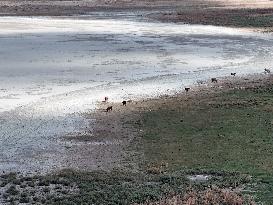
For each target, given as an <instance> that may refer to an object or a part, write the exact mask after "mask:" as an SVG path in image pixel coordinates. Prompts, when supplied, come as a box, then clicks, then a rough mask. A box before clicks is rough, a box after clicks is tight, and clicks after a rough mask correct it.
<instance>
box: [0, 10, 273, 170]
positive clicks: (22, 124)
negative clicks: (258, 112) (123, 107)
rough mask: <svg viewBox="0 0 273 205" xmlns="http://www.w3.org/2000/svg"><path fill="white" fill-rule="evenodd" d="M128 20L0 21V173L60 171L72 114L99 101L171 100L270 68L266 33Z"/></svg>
mask: <svg viewBox="0 0 273 205" xmlns="http://www.w3.org/2000/svg"><path fill="white" fill-rule="evenodd" d="M128 15H130V18H129V20H126V18H116V17H114V16H113V17H111V16H108V17H107V18H101V15H100V18H96V15H92V16H89V17H88V16H85V17H79V16H75V17H64V18H61V17H58V18H57V17H56V18H53V17H1V18H0V72H1V75H0V145H1V146H0V159H1V160H0V170H21V171H34V170H38V171H49V170H52V169H58V168H62V167H66V163H67V159H66V155H65V150H66V148H65V145H66V144H65V142H63V141H61V140H60V137H61V136H63V135H65V134H67V133H71V132H79V133H80V132H84V131H85V128H86V127H87V126H89V123H90V120H87V119H85V118H84V117H83V116H82V115H81V113H84V112H86V111H90V110H94V109H95V108H96V103H97V102H99V101H101V100H102V99H103V97H104V96H109V98H110V100H112V101H114V102H118V101H122V100H123V99H133V100H135V99H140V98H147V97H155V96H159V95H161V94H165V93H168V94H172V93H175V92H177V91H179V90H181V89H183V88H184V86H186V85H190V84H194V83H196V81H197V80H206V79H209V78H210V77H220V76H226V75H230V72H237V73H238V75H243V74H251V73H256V72H258V73H261V72H262V71H263V69H264V68H268V67H270V65H272V61H273V60H272V59H273V58H272V54H273V37H272V36H271V35H270V34H259V33H253V32H246V31H242V30H238V29H232V28H224V27H213V26H201V25H182V24H181V25H179V24H170V23H159V22H146V21H143V20H141V19H139V18H135V19H134V18H133V17H132V16H133V14H132V13H130V14H128ZM91 123H92V122H91Z"/></svg>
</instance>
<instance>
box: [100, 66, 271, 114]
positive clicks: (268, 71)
mask: <svg viewBox="0 0 273 205" xmlns="http://www.w3.org/2000/svg"><path fill="white" fill-rule="evenodd" d="M270 72H271V71H270V69H267V68H265V69H264V73H265V74H270ZM230 75H232V76H236V73H230ZM211 82H212V83H218V79H217V78H211ZM185 91H186V92H189V91H190V88H189V87H185ZM108 100H109V99H108V97H104V101H103V102H108ZM127 102H131V100H128V101H126V100H123V101H122V105H123V106H126V104H127ZM112 110H113V106H109V107H107V108H106V112H110V111H112Z"/></svg>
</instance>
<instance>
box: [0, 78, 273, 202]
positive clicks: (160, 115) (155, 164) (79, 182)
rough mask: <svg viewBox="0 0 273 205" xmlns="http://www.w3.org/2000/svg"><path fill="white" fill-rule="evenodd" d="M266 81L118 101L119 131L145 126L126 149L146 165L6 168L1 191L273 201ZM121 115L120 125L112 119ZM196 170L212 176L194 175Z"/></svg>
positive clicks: (87, 198) (272, 100)
mask: <svg viewBox="0 0 273 205" xmlns="http://www.w3.org/2000/svg"><path fill="white" fill-rule="evenodd" d="M264 81H265V82H263V80H261V79H256V80H246V81H244V80H243V79H240V80H239V81H236V80H235V81H234V82H233V81H232V82H228V83H226V84H217V85H215V86H214V87H211V86H208V87H204V88H203V89H202V88H201V89H198V91H197V90H195V89H194V88H193V89H191V90H190V91H189V93H187V94H181V95H177V96H172V97H168V96H166V97H162V98H160V99H154V100H147V101H144V102H136V103H131V104H128V105H127V106H126V107H125V106H122V105H120V107H118V105H116V106H115V107H114V108H115V109H114V110H113V112H112V113H108V114H107V119H106V121H105V122H107V123H106V124H107V125H108V127H115V129H113V131H112V135H113V136H115V135H124V136H120V137H128V134H129V133H130V132H129V130H126V131H125V130H123V128H124V127H126V129H127V128H128V129H131V127H132V126H133V127H134V129H133V131H134V132H136V130H139V132H138V136H137V137H135V139H134V140H133V141H132V144H131V147H129V148H128V150H127V152H133V153H139V155H138V157H136V156H135V158H136V159H134V160H137V163H138V164H139V167H140V168H139V169H130V168H128V167H127V168H122V167H121V168H120V169H116V170H115V169H114V170H112V171H108V172H107V171H103V170H102V171H92V172H87V171H73V170H63V171H62V172H60V173H57V174H49V175H46V176H34V177H23V176H20V175H16V174H7V175H3V176H1V178H0V182H1V189H0V190H1V192H0V193H1V197H2V198H3V199H4V201H5V202H9V203H10V204H18V203H35V204H142V203H145V202H146V201H147V200H148V201H149V202H148V203H147V204H149V205H150V203H151V202H153V201H156V202H157V201H160V200H163V201H168V197H170V200H173V199H175V200H180V201H181V204H187V203H188V202H189V200H193V199H195V200H196V202H195V203H188V204H198V203H199V204H204V200H206V201H209V202H211V203H210V204H217V203H218V204H219V203H220V204H227V205H228V204H230V205H231V204H253V203H252V202H250V201H251V200H250V199H249V196H252V197H254V198H255V201H257V202H263V204H271V203H272V201H273V194H272V193H273V192H272V191H273V174H272V173H273V172H272V171H273V165H272V160H273V150H272V148H273V141H272V133H273V132H272V131H273V117H272V113H273V86H272V78H270V77H269V78H266V79H264ZM233 88H234V89H233ZM102 115H105V113H102ZM117 118H119V119H120V121H119V123H117V121H116V120H113V119H117ZM111 123H113V124H111ZM100 125H103V119H101V122H100ZM118 126H120V127H118ZM99 133H101V132H99ZM86 140H88V139H85V141H86ZM128 156H131V155H128ZM125 160H126V159H125ZM128 160H132V159H128ZM197 175H200V176H201V178H202V177H205V179H201V180H196V179H194V178H195V177H196V176H197ZM164 197H167V199H162V198H164ZM173 197H174V198H173ZM248 199H249V200H248ZM227 200H230V201H229V202H227ZM235 201H236V203H235ZM237 202H238V203H237ZM162 204H164V205H165V204H171V203H166V202H164V203H162ZM177 204H179V203H177Z"/></svg>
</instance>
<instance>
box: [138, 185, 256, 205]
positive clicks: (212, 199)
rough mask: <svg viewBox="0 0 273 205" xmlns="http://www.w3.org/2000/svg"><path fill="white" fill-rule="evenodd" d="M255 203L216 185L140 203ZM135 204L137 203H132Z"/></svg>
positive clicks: (178, 204)
mask: <svg viewBox="0 0 273 205" xmlns="http://www.w3.org/2000/svg"><path fill="white" fill-rule="evenodd" d="M200 204H202V205H219V204H225V205H244V204H248V205H255V204H256V203H255V202H254V201H253V200H252V199H251V198H250V197H245V196H242V195H241V194H240V193H239V192H238V191H234V190H231V189H220V188H217V187H214V188H210V189H207V190H205V191H202V192H196V191H189V192H187V193H186V194H185V195H184V196H181V195H174V196H171V197H167V198H163V199H161V200H160V201H156V202H149V201H148V202H146V203H144V204H141V205H200ZM134 205H137V204H134Z"/></svg>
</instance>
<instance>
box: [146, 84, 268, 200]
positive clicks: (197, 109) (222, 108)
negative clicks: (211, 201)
mask: <svg viewBox="0 0 273 205" xmlns="http://www.w3.org/2000/svg"><path fill="white" fill-rule="evenodd" d="M272 108H273V89H272V88H271V87H265V88H253V89H247V90H235V91H230V92H227V93H222V94H216V95H213V96H211V97H209V98H208V97H206V98H201V97H200V99H196V100H192V102H188V103H187V104H186V105H185V102H184V103H183V102H179V101H178V102H177V103H170V104H169V105H167V106H164V108H162V109H158V110H155V111H152V112H146V113H144V115H143V126H144V128H143V129H144V131H145V134H144V139H143V147H144V150H145V151H144V152H145V160H146V163H147V164H149V163H153V162H160V161H164V162H167V163H169V165H170V169H172V170H179V169H181V168H185V169H200V168H201V169H212V170H225V171H228V172H234V171H236V172H240V173H245V174H250V175H253V176H254V177H257V178H256V180H257V183H258V184H259V189H261V190H263V191H261V192H259V193H258V196H259V197H260V198H263V200H267V199H270V200H272V198H273V194H272V193H273V192H270V191H266V192H264V190H266V189H268V190H271V189H272V188H273V186H272V185H273V183H272V182H273V181H272V180H273V178H272V175H271V173H273V163H272V161H273V140H272V139H273V124H272V123H273V109H272ZM260 176H263V177H264V176H266V179H267V182H264V181H263V180H261V177H260ZM264 186H265V187H266V188H265V189H264V188H263V187H264Z"/></svg>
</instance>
